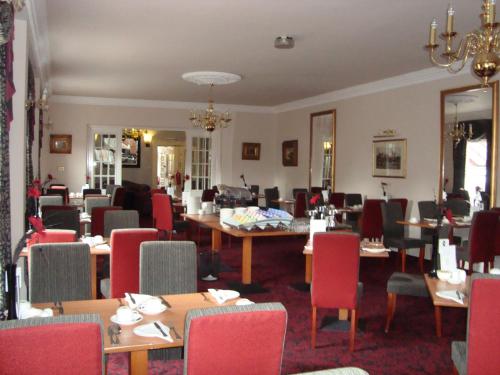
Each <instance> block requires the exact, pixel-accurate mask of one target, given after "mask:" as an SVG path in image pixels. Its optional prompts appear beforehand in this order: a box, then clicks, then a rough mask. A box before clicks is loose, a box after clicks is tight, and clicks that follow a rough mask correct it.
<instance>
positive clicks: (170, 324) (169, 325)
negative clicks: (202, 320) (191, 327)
mask: <svg viewBox="0 0 500 375" xmlns="http://www.w3.org/2000/svg"><path fill="white" fill-rule="evenodd" d="M167 325H168V328H170V330H171V331H172V332H173V333H174V335H175V338H176V339H177V340H180V339H182V337H181V335H179V333H178V332H177V330H176V329H175V326H174V325H173V324H172V322H168V323H167Z"/></svg>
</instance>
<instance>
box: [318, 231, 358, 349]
mask: <svg viewBox="0 0 500 375" xmlns="http://www.w3.org/2000/svg"><path fill="white" fill-rule="evenodd" d="M313 249H314V255H313V268H312V282H311V305H312V328H311V346H312V347H313V348H314V347H315V346H316V313H317V309H318V308H328V309H349V310H350V311H351V331H350V335H349V350H350V351H353V350H354V337H355V334H356V327H357V323H358V310H357V308H358V297H359V296H358V294H360V289H361V288H362V285H361V284H359V283H358V280H359V236H358V235H357V234H355V233H316V234H315V235H314V239H313Z"/></svg>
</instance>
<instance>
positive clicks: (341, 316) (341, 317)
mask: <svg viewBox="0 0 500 375" xmlns="http://www.w3.org/2000/svg"><path fill="white" fill-rule="evenodd" d="M348 316H349V310H348V309H339V320H347V318H348Z"/></svg>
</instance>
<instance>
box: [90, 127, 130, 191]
mask: <svg viewBox="0 0 500 375" xmlns="http://www.w3.org/2000/svg"><path fill="white" fill-rule="evenodd" d="M121 143H122V130H121V128H116V127H101V126H89V128H88V140H87V183H88V184H89V185H90V187H91V188H94V189H106V186H108V185H121V183H122V159H121V155H122V146H121Z"/></svg>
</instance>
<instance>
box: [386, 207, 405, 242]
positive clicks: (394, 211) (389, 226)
mask: <svg viewBox="0 0 500 375" xmlns="http://www.w3.org/2000/svg"><path fill="white" fill-rule="evenodd" d="M380 208H381V210H382V228H383V234H384V241H385V240H386V239H389V238H403V237H404V234H405V232H404V226H403V225H401V224H397V223H396V221H398V220H403V210H402V208H401V205H400V204H399V202H391V201H389V202H387V203H386V202H382V203H380Z"/></svg>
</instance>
